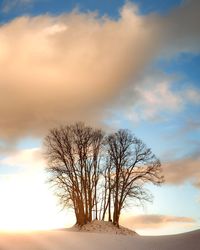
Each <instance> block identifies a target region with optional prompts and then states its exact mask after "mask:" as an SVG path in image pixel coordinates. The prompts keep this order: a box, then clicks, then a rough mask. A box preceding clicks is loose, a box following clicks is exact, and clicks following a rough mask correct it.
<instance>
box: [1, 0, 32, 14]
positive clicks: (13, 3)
mask: <svg viewBox="0 0 200 250" xmlns="http://www.w3.org/2000/svg"><path fill="white" fill-rule="evenodd" d="M33 1H34V0H4V1H3V4H2V11H3V12H4V13H8V12H10V11H12V10H13V9H15V8H20V7H26V6H27V5H30V4H31V3H32V2H33Z"/></svg>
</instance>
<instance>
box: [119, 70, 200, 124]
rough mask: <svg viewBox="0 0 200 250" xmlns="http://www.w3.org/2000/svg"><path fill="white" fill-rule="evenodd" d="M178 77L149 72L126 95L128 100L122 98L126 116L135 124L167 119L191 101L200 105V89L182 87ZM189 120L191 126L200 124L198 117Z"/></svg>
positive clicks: (182, 109)
mask: <svg viewBox="0 0 200 250" xmlns="http://www.w3.org/2000/svg"><path fill="white" fill-rule="evenodd" d="M179 78H180V76H175V75H165V74H163V73H161V72H155V71H152V72H151V71H148V72H146V73H145V74H144V75H143V77H141V78H140V79H139V80H138V81H137V82H136V83H135V86H133V87H132V89H131V87H130V88H129V90H128V93H127V94H126V95H125V96H124V97H123V98H127V99H128V101H127V102H126V100H123V98H122V103H125V105H124V111H123V112H124V113H125V116H126V118H127V119H128V120H130V121H132V122H133V123H137V122H140V121H145V120H149V121H163V120H164V121H166V120H167V119H169V118H170V114H176V113H178V112H181V111H184V109H185V108H186V106H187V105H188V104H190V105H191V104H192V105H199V103H200V98H199V96H200V93H199V90H198V89H196V88H195V87H193V86H192V85H190V86H183V87H182V86H181V85H180V83H179V82H180V79H179ZM177 87H178V90H177ZM190 123H191V124H190V125H189V124H188V126H193V127H194V126H197V125H198V122H197V121H195V120H192V121H190ZM188 129H189V128H188Z"/></svg>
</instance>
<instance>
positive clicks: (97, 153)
mask: <svg viewBox="0 0 200 250" xmlns="http://www.w3.org/2000/svg"><path fill="white" fill-rule="evenodd" d="M44 145H45V149H46V150H45V151H46V157H47V159H48V165H49V167H48V171H49V181H50V182H51V183H52V184H53V186H55V190H56V195H57V196H58V197H59V199H60V202H61V203H62V205H63V206H64V207H66V206H67V207H72V208H73V209H74V212H75V216H76V220H77V224H78V225H80V226H82V225H84V224H86V223H88V222H91V221H92V220H93V219H102V220H105V218H106V216H107V217H108V220H109V221H113V223H114V224H115V225H117V226H119V218H120V214H121V210H122V209H123V208H124V207H125V205H126V204H127V202H128V201H129V200H130V199H132V200H138V201H143V200H149V199H150V196H149V194H148V192H147V191H146V189H145V188H144V185H145V184H146V183H148V182H149V183H153V184H160V183H162V182H163V176H162V175H161V164H160V161H159V160H158V159H157V158H156V157H155V155H154V154H153V153H152V152H151V150H150V149H149V148H147V147H146V145H145V144H144V143H143V142H142V141H141V140H139V139H137V138H136V137H135V136H134V135H133V134H132V133H131V132H130V131H128V130H119V131H118V132H116V133H113V134H110V135H108V136H106V137H105V136H104V133H103V132H102V130H99V129H94V128H91V127H88V126H85V125H84V124H83V123H76V124H73V125H69V126H65V127H60V128H54V129H52V130H50V131H49V134H48V135H47V136H46V138H45V142H44Z"/></svg>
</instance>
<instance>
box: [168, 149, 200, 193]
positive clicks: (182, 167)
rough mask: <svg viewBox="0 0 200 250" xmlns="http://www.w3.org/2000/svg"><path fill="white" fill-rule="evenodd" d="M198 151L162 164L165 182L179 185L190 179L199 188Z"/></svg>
mask: <svg viewBox="0 0 200 250" xmlns="http://www.w3.org/2000/svg"><path fill="white" fill-rule="evenodd" d="M199 167H200V153H199V152H196V153H195V154H193V155H190V156H189V157H184V158H182V159H179V160H174V161H172V162H168V163H166V164H164V165H163V169H164V175H165V180H166V183H167V184H174V185H180V184H184V183H185V182H186V181H191V182H192V183H193V184H194V185H195V186H196V187H197V188H200V171H199Z"/></svg>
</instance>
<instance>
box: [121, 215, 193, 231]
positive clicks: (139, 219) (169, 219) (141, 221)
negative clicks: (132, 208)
mask: <svg viewBox="0 0 200 250" xmlns="http://www.w3.org/2000/svg"><path fill="white" fill-rule="evenodd" d="M122 223H123V224H124V225H126V226H128V227H130V228H135V229H147V228H162V227H165V226H166V225H167V224H171V223H172V224H173V223H182V224H194V223H195V220H194V219H192V218H189V217H176V216H168V215H157V214H152V215H138V216H130V217H127V218H123V219H122Z"/></svg>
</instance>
